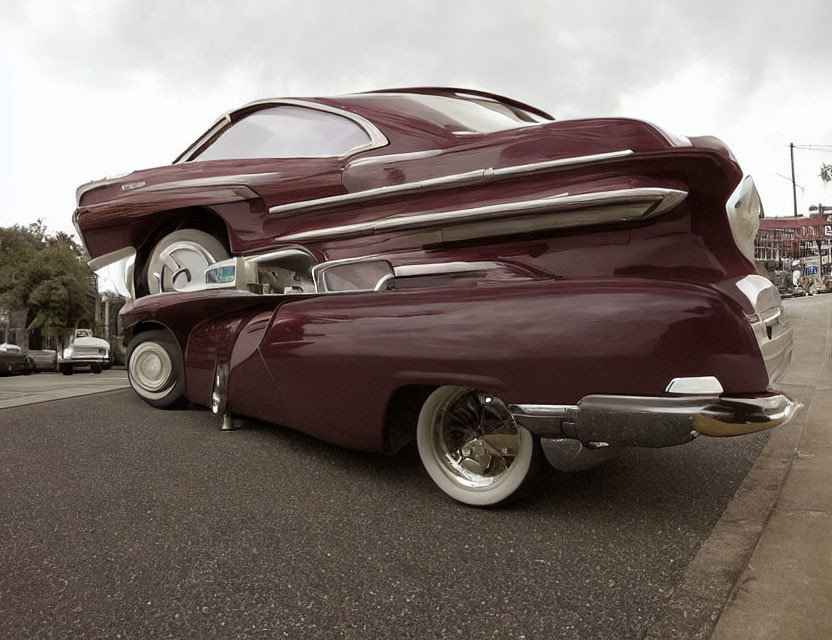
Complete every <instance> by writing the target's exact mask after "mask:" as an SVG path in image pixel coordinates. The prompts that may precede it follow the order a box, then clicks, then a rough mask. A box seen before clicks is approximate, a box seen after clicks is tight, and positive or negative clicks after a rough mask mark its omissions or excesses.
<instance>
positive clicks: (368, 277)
mask: <svg viewBox="0 0 832 640" xmlns="http://www.w3.org/2000/svg"><path fill="white" fill-rule="evenodd" d="M392 277H393V268H392V267H391V266H390V263H389V262H387V261H385V260H368V261H364V262H345V263H343V264H335V265H332V266H331V267H327V268H326V269H324V270H323V271H322V272H321V273H320V275H319V287H318V288H319V290H320V291H329V292H334V291H374V290H375V289H376V287H377V286H379V285H380V284H382V283H383V281H384V280H386V279H388V278H392Z"/></svg>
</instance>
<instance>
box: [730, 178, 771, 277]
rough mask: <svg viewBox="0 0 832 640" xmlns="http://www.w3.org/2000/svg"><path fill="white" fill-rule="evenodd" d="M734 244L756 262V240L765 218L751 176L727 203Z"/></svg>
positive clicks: (741, 184)
mask: <svg viewBox="0 0 832 640" xmlns="http://www.w3.org/2000/svg"><path fill="white" fill-rule="evenodd" d="M725 210H726V211H727V212H728V222H729V224H730V225H731V233H732V235H733V236H734V242H735V243H736V244H737V247H739V250H740V251H742V254H743V255H744V256H745V257H746V258H748V259H749V260H750V261H751V262H754V238H755V237H756V235H757V229H759V227H760V218H762V217H763V202H762V200H760V194H759V193H758V192H757V187H756V186H755V185H754V180H753V179H752V178H751V176H746V177H745V178H743V179H742V180H741V181H740V183H739V184H738V185H737V188H736V189H734V193H732V194H731V196H730V197H729V198H728V202H726V203H725Z"/></svg>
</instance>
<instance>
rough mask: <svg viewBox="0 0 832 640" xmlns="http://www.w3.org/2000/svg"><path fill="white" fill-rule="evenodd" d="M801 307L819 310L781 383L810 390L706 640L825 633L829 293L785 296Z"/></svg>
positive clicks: (831, 567) (831, 422) (830, 519)
mask: <svg viewBox="0 0 832 640" xmlns="http://www.w3.org/2000/svg"><path fill="white" fill-rule="evenodd" d="M800 305H813V306H815V305H817V306H820V307H822V311H823V312H822V313H819V314H816V319H815V321H814V322H812V323H808V322H807V323H806V324H803V325H800V326H796V329H797V332H796V333H798V332H799V333H798V335H796V337H795V338H796V339H795V343H796V344H795V349H796V350H795V361H794V364H793V366H792V370H791V372H790V373H789V374H788V376H787V378H786V380H785V384H784V388H786V389H787V390H788V389H789V387H795V388H801V389H807V388H811V389H813V390H814V393H813V394H812V399H811V401H810V402H809V403H808V406H807V407H806V408H805V409H804V411H805V412H806V413H805V418H804V420H802V421H801V422H802V433H801V434H800V437H799V444H798V446H797V450H796V452H795V455H794V457H793V459H792V462H791V467H790V468H789V470H788V473H787V476H786V480H785V483H784V484H783V487H782V490H781V492H780V495H779V497H778V499H777V502H776V504H775V506H774V510H773V511H772V513H771V516H770V517H769V519H768V522H767V523H766V525H765V529H764V530H763V533H762V535H761V536H760V539H759V541H758V543H757V546H756V548H755V549H754V553H753V555H752V557H751V559H750V561H749V563H748V565H747V567H746V568H745V570H744V571H743V573H742V576H741V577H740V579H739V581H738V582H737V584H736V585H735V587H734V590H733V593H732V594H731V597H730V598H729V600H728V603H727V604H726V606H725V609H724V610H723V612H722V615H721V617H720V618H719V621H718V623H717V625H716V628H715V630H714V633H713V635H712V640H742V639H746V638H749V639H750V638H754V639H755V640H757V639H766V638H772V639H774V638H777V639H778V640H787V639H791V638H794V639H798V638H799V639H800V640H814V639H816V638H817V639H826V638H832V361H830V354H831V353H832V345H831V344H830V337H831V336H830V332H831V331H832V296H818V297H816V298H811V299H803V300H796V301H787V305H786V312H787V314H788V315H790V316H793V317H795V319H796V321H797V323H799V322H800V315H801V313H800V310H801V307H800ZM797 323H796V324H797Z"/></svg>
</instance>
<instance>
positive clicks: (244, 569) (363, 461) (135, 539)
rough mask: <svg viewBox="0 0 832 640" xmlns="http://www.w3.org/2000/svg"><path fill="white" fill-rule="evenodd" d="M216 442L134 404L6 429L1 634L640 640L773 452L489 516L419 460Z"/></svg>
mask: <svg viewBox="0 0 832 640" xmlns="http://www.w3.org/2000/svg"><path fill="white" fill-rule="evenodd" d="M322 401H325V397H323V396H322ZM219 427H220V425H219V420H218V419H216V417H215V416H212V415H211V414H210V413H208V412H207V411H204V410H199V409H192V410H184V411H172V412H165V411H160V410H155V409H152V408H151V407H149V406H147V405H146V404H144V403H143V402H142V401H141V400H140V399H138V398H137V397H136V396H135V395H134V394H133V393H132V392H130V391H120V392H113V393H107V394H100V395H95V396H88V397H85V398H78V399H75V400H61V401H56V402H49V403H44V404H38V405H31V406H26V407H17V408H13V409H3V410H0V486H2V494H1V495H2V497H0V540H2V553H1V554H0V637H3V638H108V639H113V638H125V639H127V638H199V639H208V638H284V637H288V638H443V637H447V638H458V637H466V638H471V639H473V638H529V639H530V638H593V639H603V638H616V639H619V638H639V637H641V636H643V635H644V633H645V632H646V631H647V629H648V628H649V626H650V624H651V622H652V620H653V619H654V618H655V617H656V616H657V615H658V614H659V613H660V611H661V609H662V606H663V604H664V603H665V602H666V601H667V600H668V599H669V598H670V596H671V594H672V592H673V589H674V586H675V585H676V584H677V583H678V581H679V580H680V578H681V576H682V574H683V573H684V571H685V568H686V566H687V565H688V563H689V562H690V560H691V559H692V558H693V557H694V555H695V554H696V552H697V550H698V549H699V547H700V545H701V544H702V542H703V541H704V540H705V539H706V538H707V537H708V535H709V533H710V532H711V529H712V527H713V526H714V524H715V523H716V522H717V520H718V519H719V517H720V515H721V514H722V512H723V510H724V509H725V507H726V505H727V504H728V502H729V501H730V499H731V497H732V495H733V494H734V492H735V491H736V489H737V488H738V487H739V485H740V483H741V482H742V481H743V479H744V477H745V475H746V473H747V472H748V470H749V468H750V467H751V465H752V464H753V462H754V460H755V459H756V458H757V456H758V454H759V452H760V450H761V448H762V447H763V446H764V444H765V442H766V439H767V437H768V436H767V434H765V433H763V434H757V435H754V436H748V437H744V438H734V439H724V440H713V439H707V438H700V439H699V440H697V441H695V442H693V443H691V444H688V445H684V446H681V447H675V448H671V449H663V450H633V451H628V452H627V453H626V454H625V455H624V456H622V457H621V458H620V459H618V460H615V461H613V462H611V463H609V464H607V465H606V466H604V467H602V468H600V469H596V470H593V471H589V472H586V473H582V474H576V475H563V474H557V473H555V472H554V471H551V470H549V469H548V468H547V469H546V470H545V472H544V473H543V474H542V476H541V478H540V480H539V482H538V483H537V486H536V487H535V492H534V494H533V495H531V496H529V497H528V498H526V499H525V500H523V501H521V502H519V503H518V504H515V505H514V506H511V507H508V508H502V509H490V510H483V509H475V508H470V507H464V506H462V505H459V504H456V503H455V502H452V501H451V500H450V499H448V498H447V497H445V495H444V494H442V493H441V492H440V491H439V490H438V489H436V488H435V487H434V486H433V485H432V483H431V481H430V480H429V478H428V477H427V474H426V473H424V472H423V470H422V468H421V465H420V462H419V459H418V454H417V452H416V450H415V447H412V446H411V447H408V448H407V449H406V450H405V451H403V452H402V453H401V454H399V455H397V456H394V457H385V456H381V455H374V454H366V453H357V452H351V451H346V450H343V449H339V448H336V447H334V446H331V445H328V444H325V443H322V442H319V441H316V440H313V439H311V438H308V437H306V436H303V435H301V434H298V433H296V432H293V431H291V430H289V429H286V428H282V427H278V426H272V425H265V424H262V423H249V424H248V426H247V427H246V428H244V429H242V430H239V431H234V432H221V431H220V428H219Z"/></svg>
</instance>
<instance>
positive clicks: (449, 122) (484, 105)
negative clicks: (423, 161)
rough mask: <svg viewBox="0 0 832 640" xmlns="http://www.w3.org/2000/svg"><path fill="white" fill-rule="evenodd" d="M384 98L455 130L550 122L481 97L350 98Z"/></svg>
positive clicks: (490, 130) (399, 108)
mask: <svg viewBox="0 0 832 640" xmlns="http://www.w3.org/2000/svg"><path fill="white" fill-rule="evenodd" d="M356 99H358V100H363V99H366V100H368V101H370V100H372V101H373V102H377V101H379V100H384V102H385V103H386V105H385V106H387V107H389V108H391V109H395V110H396V111H399V112H401V113H405V114H407V115H410V116H413V117H416V118H419V119H420V120H426V121H427V122H430V123H431V124H434V125H436V126H438V127H441V128H442V129H445V130H446V131H451V132H452V133H493V132H495V131H505V130H507V129H516V128H519V127H528V126H533V125H537V124H540V123H542V122H548V120H546V119H544V118H542V117H541V116H539V115H537V114H534V113H531V112H529V111H525V110H523V109H519V108H516V107H513V106H511V105H507V104H504V103H502V102H498V101H496V100H492V99H490V98H484V97H479V96H468V95H464V96H450V95H448V96H441V95H433V94H421V93H407V94H404V93H390V94H366V97H365V96H362V95H357V96H350V100H356Z"/></svg>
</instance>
